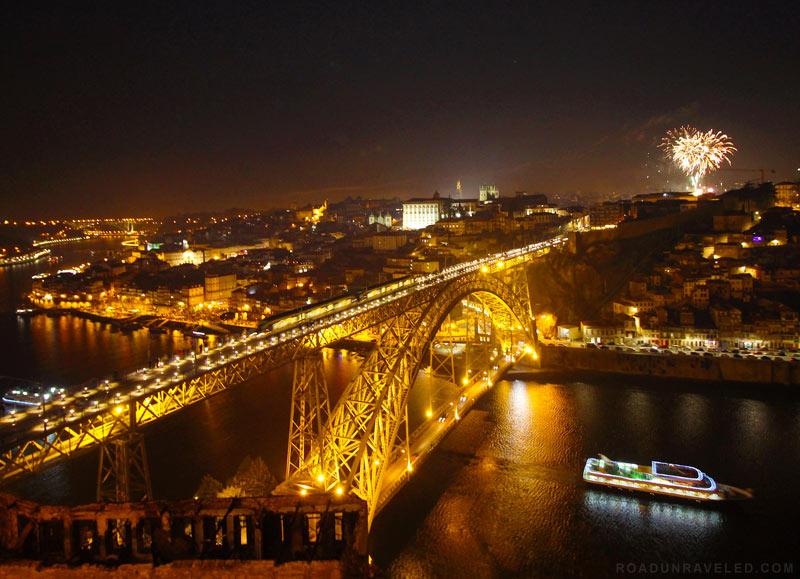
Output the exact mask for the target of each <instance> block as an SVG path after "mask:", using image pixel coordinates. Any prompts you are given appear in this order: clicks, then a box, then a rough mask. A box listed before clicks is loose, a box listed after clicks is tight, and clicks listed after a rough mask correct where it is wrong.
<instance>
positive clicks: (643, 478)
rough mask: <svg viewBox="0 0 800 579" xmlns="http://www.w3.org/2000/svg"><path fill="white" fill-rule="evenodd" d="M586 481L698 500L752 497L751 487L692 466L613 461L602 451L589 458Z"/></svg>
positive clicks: (584, 478) (653, 462) (584, 475)
mask: <svg viewBox="0 0 800 579" xmlns="http://www.w3.org/2000/svg"><path fill="white" fill-rule="evenodd" d="M583 480H585V481H586V482H588V483H590V484H594V485H599V486H605V487H611V488H616V489H622V490H628V491H634V492H644V493H650V494H657V495H664V496H670V497H676V498H681V499H688V500H695V501H730V500H742V499H751V498H753V493H752V491H751V490H750V489H740V488H737V487H733V486H729V485H724V484H718V483H717V482H716V481H715V480H714V479H712V478H711V477H710V476H708V475H707V474H706V473H704V472H703V471H701V470H700V469H698V468H695V467H693V466H686V465H681V464H674V463H670V462H661V461H656V460H654V461H652V462H651V463H650V466H643V465H639V464H633V463H629V462H620V461H615V460H611V459H609V458H608V457H606V456H604V455H602V454H601V455H599V457H598V458H590V459H588V460H587V461H586V466H584V468H583Z"/></svg>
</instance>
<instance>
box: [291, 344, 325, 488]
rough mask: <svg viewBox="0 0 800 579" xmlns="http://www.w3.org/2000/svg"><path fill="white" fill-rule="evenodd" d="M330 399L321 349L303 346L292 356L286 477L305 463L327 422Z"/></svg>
mask: <svg viewBox="0 0 800 579" xmlns="http://www.w3.org/2000/svg"><path fill="white" fill-rule="evenodd" d="M329 414H330V402H329V400H328V386H327V383H326V382H325V367H324V363H323V359H322V350H319V349H317V350H304V351H302V352H301V353H300V354H299V355H298V356H297V357H296V358H295V360H294V373H293V378H292V410H291V417H290V419H289V444H288V448H287V452H286V478H287V479H288V478H289V477H290V476H292V475H293V474H294V473H295V472H297V471H298V470H299V469H300V468H302V466H303V465H304V464H305V462H306V459H307V458H308V455H309V454H310V452H311V448H312V446H314V445H315V444H316V443H317V439H318V438H319V436H320V435H321V434H322V431H323V428H324V427H325V425H326V424H327V422H328V415H329Z"/></svg>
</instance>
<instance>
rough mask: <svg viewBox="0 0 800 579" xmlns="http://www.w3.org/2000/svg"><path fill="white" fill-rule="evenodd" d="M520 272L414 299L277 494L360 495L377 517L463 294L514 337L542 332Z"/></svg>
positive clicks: (465, 279)
mask: <svg viewBox="0 0 800 579" xmlns="http://www.w3.org/2000/svg"><path fill="white" fill-rule="evenodd" d="M523 263H524V262H523ZM514 269H516V268H514ZM514 269H511V268H508V269H504V270H503V271H498V272H494V273H480V272H475V273H470V274H467V275H464V276H462V277H460V278H457V279H455V280H452V281H450V282H448V283H447V284H445V285H444V287H441V286H440V287H438V288H436V289H437V291H436V292H435V294H433V295H432V294H431V293H430V292H418V293H415V294H412V295H409V296H408V297H407V298H406V299H405V300H404V301H405V304H404V306H405V307H403V308H402V311H401V312H400V313H399V315H397V316H395V317H394V318H391V319H388V320H387V321H386V323H385V325H384V326H383V331H382V332H381V334H380V338H379V339H378V342H377V345H376V348H375V349H374V350H373V351H372V353H371V354H370V355H369V357H368V358H367V359H366V360H365V361H364V364H363V365H362V368H361V370H360V372H359V374H358V375H357V376H356V377H355V378H354V380H353V381H351V383H350V384H349V385H348V386H347V388H346V389H345V391H344V393H343V394H342V396H341V397H340V399H339V401H338V402H337V404H336V406H335V407H334V409H333V411H332V413H331V416H330V419H329V421H328V424H327V426H326V428H325V431H324V433H323V435H322V437H321V438H320V439H319V440H320V442H319V443H318V444H317V445H316V446H315V448H314V450H313V452H312V453H311V455H310V456H309V458H308V460H307V461H306V463H305V465H304V466H303V468H302V469H299V470H297V471H296V472H295V473H294V474H292V475H291V477H290V478H289V479H288V480H287V481H285V482H284V483H283V484H282V485H281V486H280V487H279V489H278V491H279V492H287V493H288V492H296V491H297V490H298V489H305V490H304V491H303V492H308V490H309V489H311V490H314V489H318V490H320V491H334V492H337V493H345V492H353V493H355V494H356V495H358V496H359V497H361V498H363V499H364V500H365V501H366V502H367V505H368V509H369V512H370V520H372V517H374V515H375V513H376V511H377V507H378V504H379V501H380V493H381V484H382V477H383V475H384V473H385V471H386V469H387V467H388V464H389V463H390V462H391V459H392V458H393V457H392V451H393V449H394V448H395V446H396V441H397V439H398V431H399V430H400V426H401V425H402V424H403V423H404V422H405V423H406V424H407V422H406V418H405V413H406V402H407V398H408V394H409V391H410V388H411V385H412V384H413V383H414V379H415V378H416V375H417V372H418V371H419V368H420V366H421V364H422V362H423V360H424V359H425V356H424V354H425V353H426V351H427V348H428V347H429V345H430V343H431V342H432V340H433V338H434V336H435V335H436V332H437V331H438V329H439V327H440V326H441V324H442V321H443V320H444V319H445V317H446V316H447V314H448V313H449V312H450V311H451V310H452V309H453V307H454V306H455V305H456V304H458V303H459V301H460V300H461V299H463V298H464V297H466V296H475V297H476V298H477V299H479V300H480V301H481V303H483V304H484V305H485V306H486V308H487V309H488V310H489V311H490V312H491V316H492V319H493V320H494V321H495V322H496V325H498V326H499V327H500V328H501V329H502V330H503V331H504V332H506V333H508V334H509V335H510V336H512V338H510V339H513V332H514V331H516V332H517V336H518V337H523V335H526V336H528V337H529V339H530V338H532V336H533V335H534V334H535V332H534V331H533V329H534V323H535V322H534V319H533V317H532V315H531V313H530V312H531V308H530V302H529V300H528V299H527V298H528V294H527V287H524V288H521V287H518V284H520V283H521V282H520V281H519V280H520V277H519V275H518V274H517V272H516V271H514ZM519 269H524V268H522V267H521V268H519ZM523 275H524V274H523ZM522 279H524V277H523V278H522ZM515 286H517V287H515ZM525 286H527V283H526V284H525Z"/></svg>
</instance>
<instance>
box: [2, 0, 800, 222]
mask: <svg viewBox="0 0 800 579" xmlns="http://www.w3.org/2000/svg"><path fill="white" fill-rule="evenodd" d="M634 8H635V9H634ZM17 10H18V13H17V14H15V16H16V17H12V18H10V19H7V21H6V22H5V24H4V25H3V26H4V31H5V34H4V37H5V38H6V39H7V40H6V42H7V43H8V47H7V50H6V53H7V54H9V55H13V58H9V59H7V61H6V63H5V65H4V69H5V72H6V76H7V77H8V78H9V79H11V82H10V83H9V85H8V90H7V91H6V92H5V93H4V95H3V97H2V98H3V102H4V105H5V106H4V108H5V109H6V110H9V111H13V114H12V115H10V122H9V124H8V125H7V126H6V127H5V138H4V143H5V147H4V149H5V150H4V154H3V158H4V161H5V163H4V164H5V168H4V171H3V173H2V174H3V177H2V179H1V180H0V191H2V196H1V197H2V200H3V201H2V204H0V213H1V214H2V215H3V216H9V217H12V218H25V217H31V218H33V217H53V218H55V217H65V216H68V217H73V216H78V215H92V214H98V213H100V214H102V215H109V216H114V215H122V214H142V212H141V211H140V210H139V211H137V209H140V208H141V206H142V205H146V206H148V207H151V208H152V210H151V211H148V212H145V213H148V214H156V215H167V214H170V213H175V212H180V211H182V210H183V209H184V208H185V207H187V206H191V207H196V208H198V210H203V211H218V210H223V209H226V208H229V207H247V208H253V209H265V208H270V207H279V206H286V205H290V204H291V203H292V202H294V203H298V204H305V203H308V202H315V201H319V200H321V199H324V198H327V199H329V200H331V201H336V200H339V199H342V198H345V197H347V196H348V195H353V196H358V195H362V196H365V197H370V196H371V197H391V196H398V197H401V198H408V197H414V196H425V195H430V194H431V193H433V191H434V190H439V191H440V192H441V193H442V194H443V195H446V194H447V193H448V192H449V191H451V190H452V191H453V193H455V184H456V181H458V180H460V181H462V183H463V191H464V196H465V197H466V196H472V192H473V191H474V192H475V193H477V189H478V186H479V185H480V184H482V183H487V182H488V183H495V184H496V185H498V187H499V188H500V190H501V192H504V193H505V194H509V193H512V192H513V191H515V190H520V189H522V190H527V191H528V192H544V193H547V194H562V195H565V196H574V195H575V194H582V195H586V194H589V193H597V194H599V195H601V196H609V195H612V194H617V195H622V196H630V195H633V194H636V193H641V192H647V191H653V190H661V189H664V188H667V187H666V186H665V181H664V180H663V179H661V178H660V176H659V175H658V173H656V172H655V171H656V170H657V169H655V168H654V167H653V161H656V165H658V164H659V163H660V159H661V156H660V152H659V151H658V150H657V148H656V147H657V144H658V142H659V140H660V138H661V137H662V136H663V134H664V132H665V131H666V130H668V129H671V128H674V127H677V126H680V125H681V124H684V123H690V124H694V125H697V126H698V127H700V128H703V129H707V128H711V127H714V128H718V129H722V130H724V131H725V132H726V133H727V134H729V135H730V136H731V137H732V138H733V139H734V140H735V142H736V143H737V147H738V148H739V152H738V153H737V157H736V159H735V161H734V164H733V169H734V170H733V171H723V172H720V173H717V174H716V175H715V178H717V179H719V180H721V181H722V182H723V183H724V185H723V189H724V188H727V187H730V186H732V185H734V184H735V183H737V182H739V183H741V182H744V181H748V180H757V179H758V178H759V177H760V174H759V170H761V169H764V170H765V172H766V175H767V179H771V180H775V181H781V180H785V179H796V178H797V165H798V163H797V141H796V136H795V135H796V134H797V130H798V128H800V113H798V110H797V107H796V106H794V97H793V95H794V94H796V92H797V82H798V81H797V77H796V75H793V74H792V63H793V61H794V58H795V57H796V55H797V48H796V43H795V42H794V41H793V36H792V31H793V30H795V29H796V25H797V16H796V14H795V11H793V10H792V9H791V5H790V4H786V5H780V4H778V5H770V6H762V5H759V4H755V3H753V4H750V5H748V6H739V7H737V8H727V7H726V9H725V10H721V9H718V7H717V6H716V5H713V4H696V3H686V4H683V3H672V4H670V5H668V6H667V5H664V6H658V7H652V6H648V7H647V9H646V10H645V9H642V8H641V7H640V6H639V5H633V4H619V5H616V6H614V7H604V8H603V9H595V10H586V11H580V13H579V12H578V11H573V10H571V9H570V8H556V7H553V6H546V7H542V8H541V9H537V10H534V9H533V8H531V7H526V6H511V7H508V8H507V9H501V8H497V7H493V6H484V7H480V6H475V7H470V8H469V9H467V8H464V7H448V6H447V5H444V4H434V5H432V6H427V7H425V8H420V9H418V10H415V11H412V10H411V9H409V8H397V9H395V10H394V11H379V12H376V11H370V10H365V9H359V8H352V9H349V10H348V9H347V7H346V6H343V5H339V4H337V5H335V6H322V7H317V8H315V9H311V8H307V7H300V6H298V7H294V8H292V9H286V10H270V9H268V8H264V7H261V6H242V5H240V6H237V7H231V6H227V5H225V6H222V5H220V6H214V5H205V6H202V7H194V6H191V7H190V6H180V5H177V4H176V5H170V6H169V7H163V6H162V7H146V8H137V9H136V10H132V9H128V10H125V9H121V8H119V7H114V6H110V5H109V6H103V7H101V8H97V9H96V10H88V9H87V10H84V11H82V12H80V11H78V12H76V11H75V10H74V9H66V8H64V9H58V8H54V9H36V8H32V7H23V8H18V9H17ZM772 170H774V171H775V172H774V173H772ZM648 175H649V176H650V178H649V179H648ZM677 178H678V174H677V173H675V174H674V175H673V176H672V178H671V180H670V181H669V182H668V183H671V184H673V185H674V184H675V183H681V182H682V181H685V180H678V179H677ZM649 183H653V184H652V185H650V184H649ZM672 188H677V187H674V186H673V187H672Z"/></svg>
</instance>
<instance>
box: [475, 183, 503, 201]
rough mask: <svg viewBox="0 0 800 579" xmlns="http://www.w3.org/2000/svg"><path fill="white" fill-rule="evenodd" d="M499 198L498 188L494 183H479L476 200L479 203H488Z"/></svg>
mask: <svg viewBox="0 0 800 579" xmlns="http://www.w3.org/2000/svg"><path fill="white" fill-rule="evenodd" d="M499 198H500V190H499V189H498V188H497V186H496V185H481V187H480V189H479V194H478V200H479V201H480V202H481V203H488V202H489V201H494V200H495V199H499Z"/></svg>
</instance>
